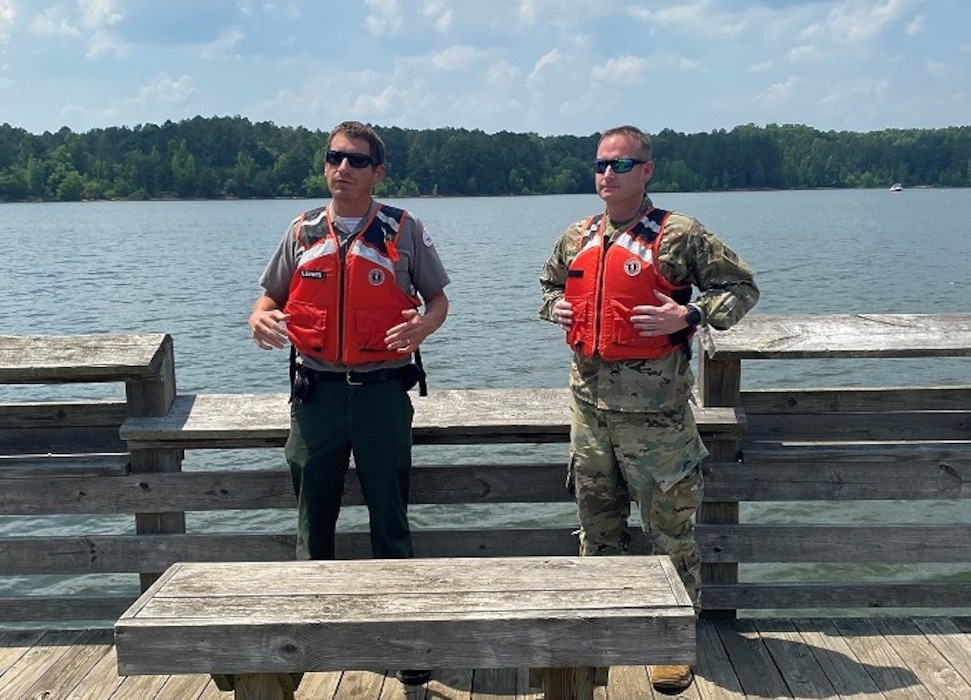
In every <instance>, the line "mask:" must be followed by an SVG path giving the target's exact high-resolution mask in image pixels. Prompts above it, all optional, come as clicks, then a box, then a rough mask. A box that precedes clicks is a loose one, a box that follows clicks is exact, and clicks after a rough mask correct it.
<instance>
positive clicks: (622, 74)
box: [590, 56, 648, 85]
mask: <svg viewBox="0 0 971 700" xmlns="http://www.w3.org/2000/svg"><path fill="white" fill-rule="evenodd" d="M647 71H648V63H647V59H645V58H644V57H643V56H617V57H616V58H611V59H609V60H607V61H606V62H604V63H601V64H600V65H599V66H594V67H593V69H592V70H591V71H590V77H592V78H593V80H594V81H595V82H597V83H605V84H607V85H640V84H642V83H645V82H647Z"/></svg>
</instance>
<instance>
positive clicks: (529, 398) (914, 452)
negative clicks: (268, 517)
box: [0, 316, 971, 623]
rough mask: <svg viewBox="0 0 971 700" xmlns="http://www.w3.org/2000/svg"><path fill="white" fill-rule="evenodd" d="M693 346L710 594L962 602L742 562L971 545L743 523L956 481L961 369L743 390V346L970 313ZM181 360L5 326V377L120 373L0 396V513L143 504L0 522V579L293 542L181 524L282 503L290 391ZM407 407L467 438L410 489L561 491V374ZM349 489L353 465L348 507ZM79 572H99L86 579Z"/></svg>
mask: <svg viewBox="0 0 971 700" xmlns="http://www.w3.org/2000/svg"><path fill="white" fill-rule="evenodd" d="M873 326H877V327H878V328H881V329H882V328H885V327H892V328H893V329H894V331H893V333H886V332H884V333H882V334H879V333H877V332H876V331H877V329H875V328H874V327H873ZM703 348H704V350H705V352H704V353H702V356H701V358H700V360H699V368H698V369H699V373H698V374H699V387H698V390H699V399H700V401H699V403H700V404H701V405H700V406H699V407H696V417H697V419H698V422H699V425H700V427H701V429H702V433H703V437H704V439H705V441H706V444H707V445H708V447H709V450H710V451H711V452H712V458H711V460H710V461H709V462H708V463H707V464H706V465H705V473H706V479H707V482H706V493H705V498H706V501H705V504H704V505H703V507H702V509H701V511H700V512H699V518H698V520H699V525H698V538H699V544H700V546H701V549H702V558H703V560H704V562H705V565H704V567H705V570H704V577H705V585H704V593H703V604H704V606H705V608H706V610H708V611H713V612H717V611H723V613H725V614H734V612H735V611H736V610H737V609H787V610H792V609H801V608H820V607H824V608H833V607H878V606H880V607H889V606H893V607H898V606H899V607H920V608H938V609H943V608H945V607H946V608H954V607H960V606H969V605H971V580H969V578H971V577H969V576H965V577H964V578H960V577H958V578H951V579H949V580H942V581H939V582H932V583H927V582H926V581H925V580H924V579H923V578H922V577H918V576H914V577H912V578H911V579H905V580H897V581H894V582H885V581H872V582H861V581H858V580H856V579H854V580H852V581H851V580H840V581H816V580H812V579H808V578H807V579H806V580H802V579H799V580H786V581H784V582H771V581H754V580H748V579H747V576H746V572H745V565H746V564H758V563H777V564H780V565H793V566H794V567H798V565H801V564H806V563H818V562H824V563H828V562H835V563H847V564H850V563H858V562H875V563H888V564H896V563H920V562H952V563H954V562H958V563H960V564H968V563H969V562H971V536H969V535H971V526H968V525H966V524H962V523H960V522H954V521H950V522H947V523H935V524H926V523H923V522H906V521H901V522H892V523H889V524H879V525H873V524H867V523H864V522H852V523H848V524H842V525H831V524H827V523H819V524H812V525H804V524H799V525H789V524H762V523H758V522H745V521H744V519H743V521H742V522H739V520H740V518H739V511H740V508H739V506H740V504H744V503H748V502H760V501H820V502H841V501H848V500H874V499H892V500H908V501H909V500H924V499H928V500H949V501H957V500H959V499H966V498H968V497H969V494H971V487H969V480H971V429H969V427H968V426H969V413H971V387H967V386H953V387H950V386H949V387H895V388H892V389H876V388H870V389H845V388H842V389H841V388H834V389H806V388H794V389H784V390H772V391H756V390H748V389H745V390H743V389H742V377H741V363H742V360H745V361H746V362H747V361H749V360H757V359H759V358H773V359H786V360H790V359H793V360H794V359H800V358H831V359H833V360H834V361H835V360H838V359H840V358H843V357H872V358H874V361H877V360H879V359H880V358H883V357H898V356H906V357H927V358H929V359H928V361H932V359H931V358H934V357H939V356H965V355H971V316H946V317H944V316H892V317H891V316H879V317H874V316H853V317H833V316H818V317H813V316H811V317H770V316H762V317H758V316H755V317H750V318H748V319H746V320H745V321H743V322H742V324H740V325H739V326H738V327H737V328H736V329H733V330H732V331H729V332H727V333H711V334H709V335H706V337H705V338H703ZM173 367H174V356H173V347H172V341H171V339H170V338H169V337H168V336H160V335H143V336H81V337H65V338H52V337H31V338H10V337H0V383H59V382H76V381H86V382H89V381H123V382H125V385H126V388H127V390H126V396H127V402H126V403H122V402H64V401H58V402H34V403H18V404H10V403H8V404H0V518H3V519H4V520H5V521H7V522H12V521H16V520H17V519H29V518H33V517H35V516H42V515H54V516H57V515H65V516H74V515H79V514H91V515H94V516H99V515H105V514H112V515H117V514H130V515H132V516H133V522H134V527H133V528H132V530H133V532H131V531H129V532H123V533H114V532H112V533H107V534H105V533H103V532H101V531H100V530H101V528H97V527H95V528H94V529H91V527H92V526H90V525H88V524H87V522H85V524H84V525H82V526H78V531H77V532H74V531H71V533H70V534H66V535H55V536H49V535H33V534H6V535H4V534H0V585H2V584H3V583H4V581H9V580H12V578H15V577H21V576H31V575H37V574H54V575H59V576H70V577H76V576H83V575H91V574H94V575H98V576H101V575H105V576H106V575H110V574H116V573H127V574H135V573H137V574H140V577H141V588H144V587H145V586H147V584H148V583H150V582H151V581H152V580H154V578H155V576H157V575H158V574H159V573H160V572H161V571H163V570H164V569H165V568H166V567H167V566H168V565H170V564H171V563H173V562H176V561H236V560H243V561H273V560H287V559H291V558H292V557H293V551H294V537H293V532H292V529H286V530H283V531H281V532H251V531H247V529H246V527H245V520H246V518H245V513H244V514H243V517H240V518H239V519H238V520H239V522H241V523H244V524H243V525H241V526H240V527H239V529H238V530H237V531H225V529H224V528H220V529H219V531H209V530H201V531H193V530H187V528H186V518H185V514H186V513H187V512H189V513H192V512H195V511H222V510H239V511H252V510H262V509H292V508H293V507H294V499H293V494H292V492H291V486H290V480H289V475H288V473H287V472H286V470H285V467H284V465H283V459H282V451H281V450H280V449H279V448H280V446H282V445H283V443H284V441H285V439H286V435H287V431H288V427H289V419H288V405H287V400H286V396H284V395H282V394H267V395H245V394H240V395H205V394H199V395H178V394H177V393H176V391H175V377H174V372H173V370H172V368H173ZM414 404H415V410H416V413H415V430H414V435H415V443H416V444H417V445H435V444H447V445H455V446H457V447H456V448H455V449H450V450H449V454H450V455H458V456H454V457H449V458H448V461H447V463H445V464H438V465H418V466H416V467H415V470H414V474H413V479H412V493H413V498H412V502H413V503H415V504H449V505H455V506H456V507H457V510H458V511H461V510H462V506H463V505H486V504H504V505H506V506H507V507H509V508H512V509H517V510H521V511H524V512H526V511H528V510H529V509H530V508H535V507H536V504H547V503H552V504H560V507H562V508H569V503H568V501H569V496H568V494H567V493H566V491H565V488H564V477H565V463H566V452H567V447H566V444H565V443H566V441H567V440H568V423H569V415H568V394H567V390H566V389H565V388H559V389H509V390H456V391H433V392H432V394H431V395H430V396H429V397H427V398H418V397H417V396H416V397H415V399H414ZM497 443H509V444H521V445H524V446H525V445H531V444H540V443H562V451H560V450H559V449H558V448H557V449H556V450H555V457H552V458H544V459H543V460H542V461H539V462H531V463H520V464H504V463H488V460H486V463H483V460H482V459H481V454H479V453H481V452H482V451H483V446H484V445H490V444H497ZM237 448H262V449H265V448H273V449H271V450H268V451H267V452H266V454H267V459H266V466H265V467H264V466H260V467H258V468H247V469H245V470H240V469H237V468H235V467H233V466H223V467H219V468H211V469H208V468H207V469H206V470H187V471H181V464H182V458H183V455H184V452H185V451H186V450H207V449H237ZM463 455H464V456H463ZM467 457H468V458H467ZM524 462H525V460H524ZM220 463H225V460H222V461H221V462H220ZM361 503H362V498H361V495H360V491H359V489H358V486H357V483H356V480H355V479H354V478H353V477H350V478H348V480H347V492H346V494H345V504H346V505H359V504H361ZM285 520H286V521H287V522H288V523H289V518H287V519H285ZM574 527H575V526H573V524H572V522H571V523H567V524H563V523H562V522H559V524H550V525H544V524H530V525H529V526H521V525H512V526H502V525H496V526H492V525H488V526H483V527H473V526H469V525H467V524H462V523H449V522H447V521H446V522H441V523H440V524H436V526H435V527H434V528H417V529H416V531H415V548H416V553H417V554H418V556H459V555H462V556H515V555H531V554H532V555H561V554H562V555H569V554H575V553H576V550H577V541H576V536H575V535H574V534H573V532H572V531H573V529H574ZM11 530H16V528H11ZM4 532H6V530H5V531H4ZM338 550H339V556H341V557H347V558H357V557H368V556H370V548H369V543H368V537H367V533H366V532H342V533H341V534H340V536H339V539H338ZM634 551H639V552H646V541H645V538H643V537H642V536H637V537H635V540H634ZM740 566H741V567H742V571H741V572H740V571H739V567H740ZM969 566H971V565H969ZM84 586H85V588H86V589H88V590H91V589H92V588H95V589H96V586H92V584H91V583H90V579H86V580H85V583H84ZM136 595H137V591H130V592H125V593H117V594H98V593H97V592H95V593H76V594H68V595H20V594H17V595H7V596H6V597H3V596H0V623H2V622H8V623H14V622H24V621H48V620H56V619H74V620H93V621H99V620H100V621H106V622H111V621H113V620H114V619H115V618H116V617H117V616H118V615H119V614H120V613H121V612H122V611H123V610H124V609H125V608H126V607H127V606H128V604H130V603H131V602H132V600H133V598H134V597H135V596H136Z"/></svg>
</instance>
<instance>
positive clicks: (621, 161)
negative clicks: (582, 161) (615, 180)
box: [593, 158, 647, 175]
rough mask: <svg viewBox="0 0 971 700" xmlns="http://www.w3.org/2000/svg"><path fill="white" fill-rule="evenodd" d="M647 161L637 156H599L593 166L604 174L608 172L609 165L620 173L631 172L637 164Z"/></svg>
mask: <svg viewBox="0 0 971 700" xmlns="http://www.w3.org/2000/svg"><path fill="white" fill-rule="evenodd" d="M646 162H647V161H646V160H638V159H637V158H597V160H595V161H593V167H594V168H596V170H597V172H598V173H600V174H603V173H605V172H607V166H610V167H611V168H613V169H614V172H615V173H617V174H618V175H620V174H623V173H629V172H630V171H631V170H633V169H634V166H635V165H640V164H641V163H646Z"/></svg>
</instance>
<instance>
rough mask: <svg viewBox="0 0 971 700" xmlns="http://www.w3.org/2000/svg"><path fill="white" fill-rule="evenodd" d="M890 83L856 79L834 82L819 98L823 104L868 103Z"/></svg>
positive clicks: (885, 89)
mask: <svg viewBox="0 0 971 700" xmlns="http://www.w3.org/2000/svg"><path fill="white" fill-rule="evenodd" d="M889 87H890V83H889V82H888V81H886V80H856V81H845V82H842V83H836V84H835V85H832V86H830V89H829V92H828V93H827V94H826V95H824V96H823V98H822V99H821V100H820V104H822V105H825V106H842V105H847V106H854V105H860V104H869V103H871V102H873V101H874V100H877V99H879V98H881V97H883V96H884V95H885V94H886V93H887V90H888V88H889Z"/></svg>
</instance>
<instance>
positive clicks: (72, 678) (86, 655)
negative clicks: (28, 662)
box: [24, 629, 114, 698]
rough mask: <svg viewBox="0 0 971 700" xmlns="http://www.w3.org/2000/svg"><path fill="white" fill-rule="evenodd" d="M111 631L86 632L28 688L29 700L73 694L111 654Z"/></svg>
mask: <svg viewBox="0 0 971 700" xmlns="http://www.w3.org/2000/svg"><path fill="white" fill-rule="evenodd" d="M113 643H114V640H113V639H112V634H111V630H107V629H93V630H86V631H84V632H82V633H81V634H80V635H78V637H77V639H76V640H74V641H73V642H72V643H71V645H70V647H69V648H68V649H67V651H66V652H65V653H64V654H62V655H61V656H60V657H59V658H57V659H56V661H55V662H54V663H53V664H51V665H50V666H49V667H48V668H47V669H46V670H45V671H44V673H43V674H41V675H40V676H38V678H37V680H36V681H34V683H33V684H32V685H31V686H30V687H29V688H27V690H26V691H25V693H24V695H25V696H27V697H29V698H61V697H64V696H65V695H67V694H68V693H70V692H71V691H72V690H74V688H75V687H76V686H77V685H78V684H79V683H80V682H81V680H82V679H83V678H84V677H85V676H86V675H87V674H88V673H89V672H90V670H91V669H92V668H93V667H94V666H95V664H97V663H98V662H99V661H100V660H101V658H102V657H103V656H104V655H105V654H107V653H108V652H109V651H111V648H112V644H113Z"/></svg>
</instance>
